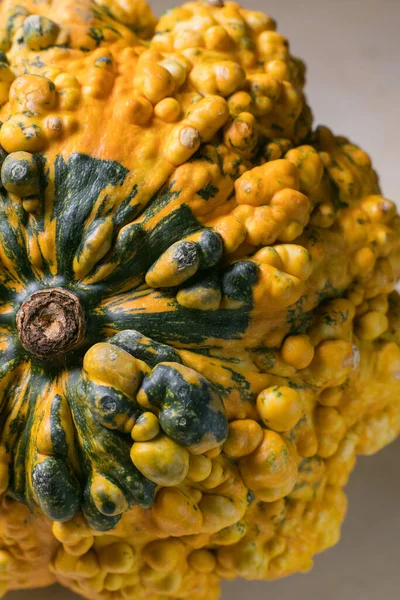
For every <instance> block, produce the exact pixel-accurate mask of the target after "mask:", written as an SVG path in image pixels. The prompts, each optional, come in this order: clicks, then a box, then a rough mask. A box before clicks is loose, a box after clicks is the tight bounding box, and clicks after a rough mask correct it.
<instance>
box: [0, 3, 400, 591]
mask: <svg viewBox="0 0 400 600" xmlns="http://www.w3.org/2000/svg"><path fill="white" fill-rule="evenodd" d="M0 27H1V31H0V50H1V55H0V59H1V62H0V103H1V109H0V113H1V114H0V119H1V121H2V125H1V129H0V144H1V148H0V163H1V184H2V188H1V193H0V346H1V358H0V503H1V512H0V595H1V594H4V593H5V592H6V591H7V590H13V589H18V588H24V587H27V586H31V587H33V586H37V587H40V586H46V585H49V584H51V583H53V582H55V581H58V582H60V583H61V584H62V585H64V586H67V587H69V588H70V589H72V590H74V591H75V592H77V593H78V594H81V595H82V596H84V597H87V598H91V599H111V598H113V599H119V598H120V599H121V600H122V599H127V600H129V599H135V600H140V599H141V598H143V599H144V598H148V597H151V598H154V599H157V598H162V597H167V598H178V597H179V598H187V597H190V598H192V599H193V600H203V599H204V600H205V599H207V600H212V599H213V598H217V597H218V593H219V591H218V590H219V581H220V580H221V579H231V578H234V577H236V576H241V577H245V578H248V579H268V580H269V579H274V578H277V577H281V576H284V575H288V574H290V573H292V572H295V571H306V570H308V569H309V568H310V567H311V566H312V557H313V555H314V554H315V553H317V552H320V551H322V550H324V549H325V548H327V547H329V546H331V545H332V544H334V543H336V542H337V540H338V538H339V533H340V525H341V522H342V520H343V518H344V515H345V512H346V497H345V494H344V492H343V486H344V485H345V484H346V482H347V480H348V477H349V475H350V472H351V471H352V469H353V467H354V465H355V461H356V455H357V454H371V453H373V452H376V451H377V450H379V449H380V448H382V447H383V446H385V445H386V444H388V443H389V442H391V441H392V440H393V439H394V438H395V437H396V436H397V434H398V432H399V429H400V375H399V374H400V348H399V344H400V319H399V309H400V300H399V296H398V295H397V293H396V292H395V291H394V287H395V284H396V281H397V279H398V277H399V274H400V236H399V233H400V219H399V217H398V215H397V213H396V209H395V205H394V203H393V202H392V201H390V200H388V199H386V198H385V197H383V196H382V195H381V192H380V188H379V185H378V179H377V175H376V174H375V172H374V170H373V168H372V166H371V162H370V159H369V157H368V156H367V155H366V154H365V152H363V151H362V150H361V149H359V148H358V147H357V146H356V145H354V144H353V143H351V142H350V141H349V140H348V139H346V138H344V137H337V136H335V135H334V134H333V133H332V132H331V131H330V130H329V129H328V128H326V127H314V125H313V121H312V114H311V110H310V108H309V107H308V105H307V102H306V98H305V95H304V91H303V87H304V76H305V67H304V64H303V63H302V62H301V61H300V60H299V59H297V58H294V57H293V56H291V54H290V52H289V46H288V42H287V40H286V39H285V38H284V37H283V36H282V35H280V34H279V33H277V31H276V24H275V22H274V21H273V20H272V19H271V18H270V17H267V16H266V15H264V14H262V13H258V12H254V11H250V10H246V9H243V8H241V7H240V6H239V5H238V4H236V3H234V2H225V3H224V2H223V1H214V0H213V1H211V0H210V1H209V2H208V3H205V2H191V3H188V4H184V5H183V6H180V7H177V8H174V9H172V10H170V11H168V12H167V13H165V14H164V15H163V16H162V17H161V18H160V19H159V20H158V21H157V20H156V19H155V17H154V16H153V15H152V13H151V11H150V9H149V7H148V6H147V4H146V3H145V1H144V0H124V1H122V0H95V1H92V0H57V1H56V2H53V1H52V0H43V1H41V2H36V1H35V0H18V1H17V0H5V1H4V2H2V4H1V7H0Z"/></svg>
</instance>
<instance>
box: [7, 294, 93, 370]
mask: <svg viewBox="0 0 400 600" xmlns="http://www.w3.org/2000/svg"><path fill="white" fill-rule="evenodd" d="M17 329H18V336H19V339H20V341H21V344H22V345H23V346H24V348H25V349H26V350H28V352H30V353H31V354H34V355H35V356H38V357H39V358H52V357H55V356H60V355H62V354H65V353H66V352H68V351H70V350H72V349H73V348H75V347H76V346H78V345H79V344H80V343H81V342H82V340H83V338H84V337H85V317H84V313H83V309H82V306H81V303H80V301H79V299H78V297H77V296H75V294H72V293H71V292H68V291H67V290H63V289H59V288H50V289H47V290H40V291H38V292H34V293H33V294H32V295H31V296H29V298H28V299H27V300H26V301H25V302H24V303H23V304H22V306H21V308H20V310H19V312H18V314H17Z"/></svg>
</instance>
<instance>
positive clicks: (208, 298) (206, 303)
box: [176, 285, 221, 310]
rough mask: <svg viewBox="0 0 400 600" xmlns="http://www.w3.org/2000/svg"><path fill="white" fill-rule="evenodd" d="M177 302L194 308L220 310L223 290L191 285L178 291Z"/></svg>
mask: <svg viewBox="0 0 400 600" xmlns="http://www.w3.org/2000/svg"><path fill="white" fill-rule="evenodd" d="M176 300H177V302H178V303H179V304H180V305H181V306H184V307H185V308H189V309H194V310H218V308H219V305H220V303H221V291H220V290H218V289H215V288H212V287H207V286H204V287H203V286H201V285H196V286H190V287H188V288H183V289H181V290H179V291H178V293H177V295H176Z"/></svg>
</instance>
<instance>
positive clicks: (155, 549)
mask: <svg viewBox="0 0 400 600" xmlns="http://www.w3.org/2000/svg"><path fill="white" fill-rule="evenodd" d="M184 552H185V547H184V545H183V544H182V542H180V541H179V540H174V539H167V540H154V541H153V542H150V543H149V544H147V545H146V546H145V547H144V548H143V550H142V554H141V555H142V558H143V560H144V561H145V562H146V563H147V564H148V565H149V566H150V567H151V568H152V569H154V570H155V571H161V572H169V571H172V570H173V569H174V568H175V567H176V565H177V564H178V562H179V560H180V559H181V558H182V555H183V554H184Z"/></svg>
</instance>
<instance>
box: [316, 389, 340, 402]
mask: <svg viewBox="0 0 400 600" xmlns="http://www.w3.org/2000/svg"><path fill="white" fill-rule="evenodd" d="M342 396H343V390H342V389H341V388H340V387H332V388H327V389H326V390H324V391H323V392H321V394H320V396H319V398H318V402H319V403H320V404H322V406H337V405H338V404H339V402H340V400H341V399H342Z"/></svg>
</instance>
